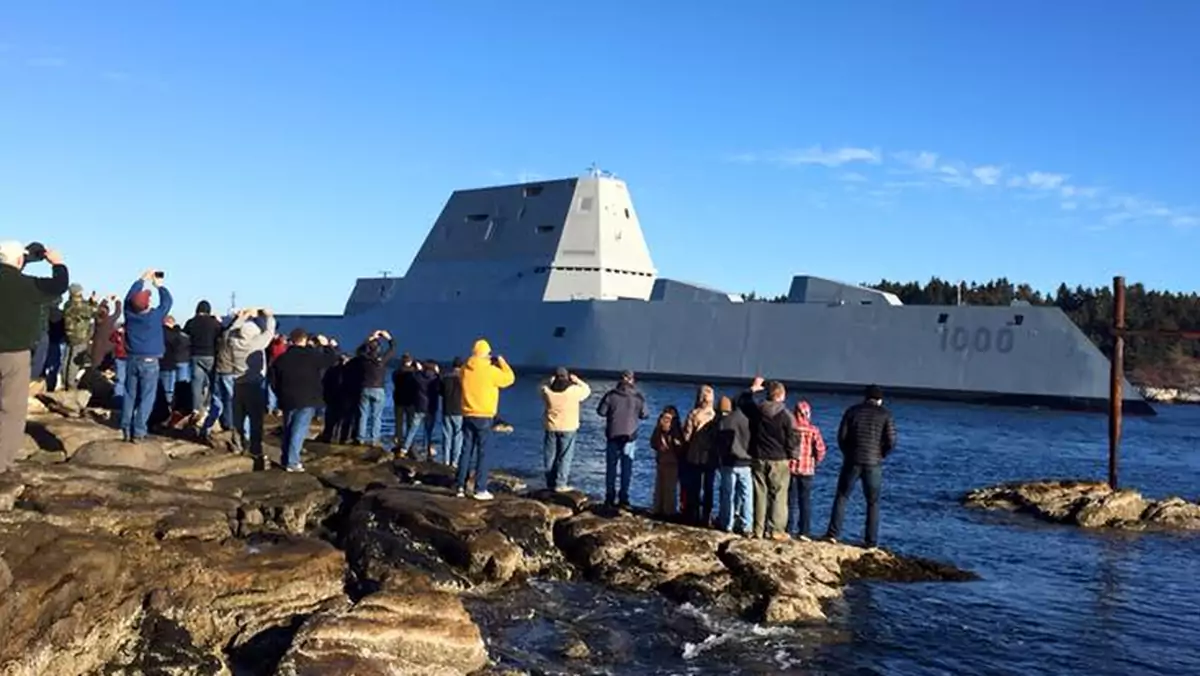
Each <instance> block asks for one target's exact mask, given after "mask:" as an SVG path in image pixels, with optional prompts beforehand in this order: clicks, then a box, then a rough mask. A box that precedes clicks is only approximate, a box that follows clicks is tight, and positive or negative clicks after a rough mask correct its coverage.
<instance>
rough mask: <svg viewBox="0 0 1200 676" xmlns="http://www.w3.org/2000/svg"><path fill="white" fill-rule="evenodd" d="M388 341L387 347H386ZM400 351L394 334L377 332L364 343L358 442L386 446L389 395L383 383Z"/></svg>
mask: <svg viewBox="0 0 1200 676" xmlns="http://www.w3.org/2000/svg"><path fill="white" fill-rule="evenodd" d="M385 341H386V343H387V347H384V342H385ZM394 354H396V344H395V342H394V341H393V340H392V334H390V333H388V332H387V331H375V332H374V333H372V334H371V335H370V336H369V337H368V338H367V342H365V343H363V346H362V362H361V364H360V368H361V369H362V397H361V398H360V399H359V404H358V414H359V420H358V441H359V443H361V444H366V445H367V446H382V445H383V432H382V427H383V402H384V399H385V398H386V396H387V395H386V394H385V393H384V389H383V383H384V381H385V380H386V379H387V369H388V362H390V361H391V360H392V356H393V355H394Z"/></svg>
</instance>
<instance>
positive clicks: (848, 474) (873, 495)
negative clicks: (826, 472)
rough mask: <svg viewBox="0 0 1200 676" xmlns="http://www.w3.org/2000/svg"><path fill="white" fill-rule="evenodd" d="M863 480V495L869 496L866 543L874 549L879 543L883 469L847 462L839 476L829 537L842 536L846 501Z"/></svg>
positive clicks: (830, 519) (878, 466)
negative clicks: (860, 480)
mask: <svg viewBox="0 0 1200 676" xmlns="http://www.w3.org/2000/svg"><path fill="white" fill-rule="evenodd" d="M860 478H861V479H862V485H863V493H864V494H866V496H867V536H866V538H865V543H866V545H867V546H868V547H874V546H875V545H876V544H878V543H879V492H880V489H881V488H883V467H882V466H880V465H859V464H857V463H853V462H847V463H844V464H843V465H842V471H841V473H840V474H838V483H837V498H836V499H834V501H833V514H832V515H830V517H829V531H828V532H827V533H826V535H827V536H829V537H832V538H836V537H838V536H840V535H841V532H842V521H843V520H844V519H845V518H846V501H848V500H849V499H850V496H851V495H853V494H854V483H855V482H856V481H858V480H859V479H860Z"/></svg>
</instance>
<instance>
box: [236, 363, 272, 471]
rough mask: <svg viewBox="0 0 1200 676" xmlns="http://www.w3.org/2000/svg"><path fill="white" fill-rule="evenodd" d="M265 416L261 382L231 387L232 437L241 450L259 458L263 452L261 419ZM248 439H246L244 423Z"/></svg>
mask: <svg viewBox="0 0 1200 676" xmlns="http://www.w3.org/2000/svg"><path fill="white" fill-rule="evenodd" d="M266 415H267V391H266V388H264V387H263V383H262V381H261V380H257V381H252V382H248V383H234V385H233V436H234V438H235V439H238V440H239V442H240V446H241V448H242V449H243V450H246V449H247V448H248V449H249V451H250V455H253V456H254V457H259V456H261V455H262V452H263V447H262V444H263V418H265V417H266ZM247 420H248V421H249V422H250V438H249V439H246V421H247Z"/></svg>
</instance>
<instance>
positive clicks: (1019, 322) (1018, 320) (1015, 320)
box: [1013, 315, 1025, 326]
mask: <svg viewBox="0 0 1200 676" xmlns="http://www.w3.org/2000/svg"><path fill="white" fill-rule="evenodd" d="M1013 323H1014V324H1016V325H1017V326H1020V325H1022V324H1024V323H1025V315H1016V316H1014V317H1013Z"/></svg>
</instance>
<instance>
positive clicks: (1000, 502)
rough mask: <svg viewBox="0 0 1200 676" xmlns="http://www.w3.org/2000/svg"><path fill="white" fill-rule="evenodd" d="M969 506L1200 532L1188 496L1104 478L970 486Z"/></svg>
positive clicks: (1094, 524) (1100, 524) (1197, 512)
mask: <svg viewBox="0 0 1200 676" xmlns="http://www.w3.org/2000/svg"><path fill="white" fill-rule="evenodd" d="M962 502H963V504H965V505H967V506H968V507H976V508H980V509H990V510H1006V511H1015V512H1021V513H1024V514H1031V515H1033V516H1035V517H1037V518H1039V519H1042V520H1044V521H1049V522H1053V523H1061V524H1067V525H1071V526H1080V527H1082V528H1114V529H1121V530H1133V531H1152V530H1184V531H1200V504H1198V503H1196V502H1189V501H1187V500H1185V499H1183V498H1177V497H1173V498H1166V499H1164V500H1148V499H1146V498H1144V497H1142V495H1141V494H1140V493H1138V492H1137V491H1134V490H1128V489H1125V490H1118V491H1114V490H1112V489H1111V488H1109V487H1108V484H1106V483H1103V482H1099V481H1035V482H1030V483H1008V484H1001V485H999V486H991V487H988V488H980V489H977V490H973V491H970V492H969V493H967V494H966V495H964V496H963V497H962Z"/></svg>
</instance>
